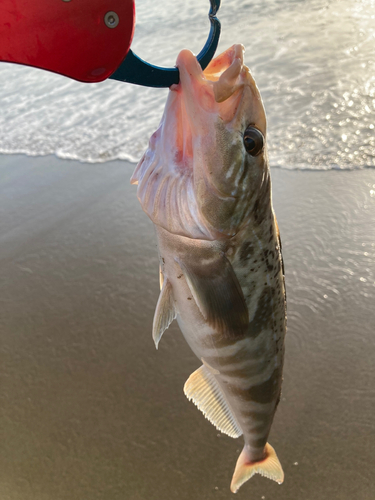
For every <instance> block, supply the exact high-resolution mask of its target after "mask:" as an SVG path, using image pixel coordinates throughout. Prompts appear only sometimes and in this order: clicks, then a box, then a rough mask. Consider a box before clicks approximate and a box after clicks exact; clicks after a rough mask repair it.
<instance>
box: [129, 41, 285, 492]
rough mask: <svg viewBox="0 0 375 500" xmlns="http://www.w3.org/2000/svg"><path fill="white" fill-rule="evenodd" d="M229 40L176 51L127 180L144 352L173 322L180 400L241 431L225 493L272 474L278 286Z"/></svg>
mask: <svg viewBox="0 0 375 500" xmlns="http://www.w3.org/2000/svg"><path fill="white" fill-rule="evenodd" d="M244 51H245V49H244V47H243V46H242V45H240V44H237V45H233V46H232V47H230V48H229V49H227V50H226V51H225V52H223V53H222V54H220V55H219V56H217V57H215V58H214V59H213V60H212V61H211V62H210V64H209V65H208V66H207V68H206V69H205V70H204V71H203V70H202V69H201V67H200V65H199V63H198V61H197V59H196V57H195V56H194V54H193V53H192V52H191V51H189V50H187V49H184V50H182V51H181V52H180V53H179V55H178V58H177V62H176V66H177V68H178V69H179V73H180V82H179V83H178V84H176V85H173V86H172V87H170V90H169V94H168V98H167V102H166V106H165V110H164V113H163V116H162V119H161V122H160V125H159V127H158V128H157V130H156V131H155V132H154V133H153V134H152V136H151V138H150V140H149V144H148V148H147V150H146V152H145V153H144V155H143V157H142V158H141V160H140V162H139V163H138V165H137V166H136V168H135V171H134V174H133V176H132V178H131V183H132V184H136V185H137V186H138V187H137V197H138V199H139V201H140V203H141V205H142V208H143V210H144V212H145V213H146V214H147V215H148V216H149V218H150V219H151V220H152V222H153V223H154V226H155V229H156V236H157V242H158V252H159V260H160V270H159V271H160V289H161V292H160V296H159V299H158V301H157V305H156V310H155V316H154V320H153V331H152V335H153V340H154V342H155V346H156V348H158V344H159V342H160V340H161V337H162V335H163V333H164V332H165V330H166V329H167V328H168V327H169V325H170V324H171V322H172V321H173V320H174V319H176V320H177V322H178V325H179V327H180V329H181V332H182V334H183V336H184V338H185V340H186V342H187V343H188V345H189V346H190V348H191V350H192V351H193V352H194V354H195V355H196V356H197V358H198V359H199V360H200V363H201V366H200V367H199V368H198V369H197V370H196V371H194V372H193V373H192V374H191V375H190V377H189V378H188V380H187V381H186V383H185V386H184V392H185V395H186V396H187V398H188V399H189V400H191V401H192V402H193V403H194V404H195V405H196V406H197V407H198V409H199V410H201V412H202V413H203V414H204V416H205V417H206V418H207V419H208V420H209V421H210V422H211V423H212V424H213V425H214V426H215V427H216V428H217V429H218V430H219V431H221V432H222V433H225V434H227V435H228V436H231V437H233V438H238V437H240V436H241V435H242V436H243V438H244V448H243V450H242V452H241V454H240V456H239V458H238V460H237V463H236V466H235V470H234V474H233V478H232V482H231V486H230V488H231V491H232V492H236V491H237V490H238V489H239V488H240V486H241V485H242V484H243V483H245V482H246V481H247V480H248V479H250V478H251V477H252V476H253V475H254V474H256V473H258V474H261V475H263V476H265V477H267V478H270V479H273V480H275V481H276V482H278V483H280V484H281V483H282V482H283V480H284V472H283V469H282V466H281V464H280V461H279V459H278V457H277V455H276V452H275V450H274V448H273V447H272V446H271V445H270V444H269V443H268V436H269V433H270V429H271V425H272V422H273V419H274V415H275V411H276V408H277V406H278V403H279V401H280V394H281V384H282V370H283V361H284V337H285V333H286V292H285V279H284V265H283V259H282V253H281V241H280V234H279V229H278V225H277V221H276V217H275V214H274V210H273V206H272V195H271V178H270V168H269V162H268V156H267V120H266V114H265V110H264V105H263V101H262V98H261V95H260V92H259V89H258V87H257V85H256V83H255V81H254V78H253V77H252V75H251V73H250V70H249V69H248V67H247V66H246V65H245V63H244Z"/></svg>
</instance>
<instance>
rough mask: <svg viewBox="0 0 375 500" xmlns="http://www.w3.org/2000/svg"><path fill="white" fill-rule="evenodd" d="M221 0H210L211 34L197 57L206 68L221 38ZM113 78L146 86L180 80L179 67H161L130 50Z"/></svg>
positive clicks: (163, 84)
mask: <svg viewBox="0 0 375 500" xmlns="http://www.w3.org/2000/svg"><path fill="white" fill-rule="evenodd" d="M220 2H221V0H210V3H211V8H210V12H209V13H208V17H209V20H210V23H211V29H210V34H209V35H208V39H207V42H206V44H205V46H204V47H203V49H202V50H201V51H200V52H199V54H198V56H197V59H198V61H199V63H200V65H201V66H202V69H205V68H206V67H207V66H208V64H209V62H210V61H211V59H212V58H213V56H214V54H215V51H216V48H217V45H218V43H219V38H220V29H221V26H220V21H219V20H218V19H217V17H216V13H217V11H218V10H219V7H220ZM110 78H112V79H113V80H119V81H120V82H128V83H135V84H136V85H144V86H145V87H170V86H171V85H173V84H174V83H178V82H179V80H180V75H179V71H178V69H177V68H160V67H158V66H153V65H152V64H149V63H147V62H146V61H143V60H142V59H141V58H140V57H138V56H136V55H135V54H134V52H132V51H131V50H129V52H128V54H127V56H126V57H125V59H124V60H123V62H122V63H121V64H120V66H119V67H118V68H117V70H116V71H115V72H114V73H112V75H111V76H110Z"/></svg>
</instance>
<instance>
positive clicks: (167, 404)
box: [0, 156, 375, 500]
mask: <svg viewBox="0 0 375 500" xmlns="http://www.w3.org/2000/svg"><path fill="white" fill-rule="evenodd" d="M132 169H133V166H132V165H130V164H127V163H125V162H114V163H108V164H101V165H88V164H81V163H76V162H70V161H69V162H68V161H58V160H56V159H55V158H53V157H44V158H27V157H22V156H3V157H0V175H1V182H0V214H1V219H0V220H1V232H0V243H1V254H0V256H1V260H0V262H1V274H0V276H1V278H0V283H1V309H2V314H1V317H0V335H1V340H0V342H1V345H0V356H1V375H0V377H1V378H0V382H1V386H0V397H1V417H0V418H1V423H0V429H1V433H2V437H1V442H2V447H1V452H0V459H1V467H0V475H1V479H0V498H2V499H3V498H4V499H7V500H8V499H9V500H25V499H28V500H65V499H66V500H67V499H69V500H75V499H77V500H78V499H79V500H94V499H105V500H116V499H121V500H123V499H126V500H128V499H129V500H144V499H147V500H160V499H161V498H178V499H179V500H180V499H181V500H192V499H197V498H204V499H205V500H206V499H207V500H210V499H215V500H216V499H228V498H229V497H230V495H231V494H230V492H229V490H228V484H229V482H230V478H231V475H232V472H233V471H232V470H231V466H232V464H233V461H234V459H235V458H236V457H237V455H238V453H239V451H240V448H241V446H242V445H241V443H240V440H238V441H235V440H232V439H230V438H228V437H226V436H224V435H220V434H218V433H217V431H215V429H214V428H213V427H212V425H211V424H210V423H209V422H207V421H205V420H204V419H203V418H202V417H201V415H200V414H199V412H198V411H197V410H196V408H194V406H193V405H191V404H190V403H189V402H188V401H187V400H186V398H185V396H184V394H183V392H182V387H183V384H184V382H185V380H186V379H187V377H188V376H189V375H190V373H191V372H192V371H193V370H194V369H196V368H197V367H198V366H199V363H198V361H197V360H196V359H195V357H194V355H193V354H192V353H191V351H190V349H189V348H188V346H187V345H186V344H185V342H184V340H183V338H182V335H181V334H180V332H179V330H178V328H177V326H176V325H174V326H172V327H171V328H170V330H168V332H166V333H165V336H164V337H163V342H162V343H161V344H160V347H159V351H156V350H155V347H154V343H153V341H152V338H151V326H152V318H153V313H154V308H155V304H156V301H157V297H158V258H157V253H156V246H155V238H154V234H153V228H152V225H151V223H150V222H149V220H148V219H147V217H146V216H145V215H144V214H143V213H142V212H141V209H140V207H139V204H138V202H137V200H136V195H135V188H134V187H132V186H130V185H129V183H128V179H129V177H130V175H131V173H132ZM272 176H273V189H274V205H275V211H276V213H277V217H278V222H279V225H280V230H281V234H282V236H283V252H284V257H285V267H286V280H287V295H288V322H289V331H288V334H287V354H286V365H285V377H284V386H283V395H282V401H281V404H280V407H279V410H278V413H277V415H276V419H275V423H274V427H273V430H272V434H271V436H270V442H271V444H272V445H273V446H275V447H277V450H278V454H279V457H280V460H281V461H282V463H283V467H284V470H285V483H284V484H283V485H282V486H278V485H277V484H273V483H271V482H270V481H267V480H265V479H263V478H261V477H254V478H253V479H252V481H251V482H250V483H248V484H247V485H245V486H244V487H243V489H242V490H240V491H239V493H238V494H237V497H236V498H239V499H241V498H243V499H245V498H249V495H250V496H251V498H259V499H260V498H262V497H263V496H264V497H265V498H266V499H267V498H274V499H277V500H290V499H296V498H301V499H307V498H314V500H326V499H327V498H340V500H341V499H342V500H349V499H350V500H352V499H353V498H360V499H364V500H367V499H371V498H372V496H373V479H372V469H373V467H372V450H373V448H374V445H375V439H374V435H375V433H374V427H375V424H374V419H373V408H374V404H375V393H374V389H373V385H374V384H373V381H374V375H375V373H374V371H375V369H374V363H373V359H374V354H375V341H374V336H373V324H374V321H375V312H374V307H373V304H374V298H375V288H374V281H375V278H374V275H375V229H374V228H375V224H374V223H375V220H374V219H375V210H374V208H375V207H374V204H375V198H374V197H373V194H372V193H373V190H374V189H375V188H374V184H375V180H374V175H373V171H371V170H363V171H354V172H335V171H332V172H298V171H294V172H288V171H282V170H278V169H273V170H272Z"/></svg>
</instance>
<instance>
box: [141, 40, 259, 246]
mask: <svg viewBox="0 0 375 500" xmlns="http://www.w3.org/2000/svg"><path fill="white" fill-rule="evenodd" d="M176 66H177V67H178V69H179V72H180V82H179V84H177V85H173V86H172V87H171V89H170V92H169V97H168V100H167V104H166V107H165V111H164V115H163V118H162V121H161V124H160V126H159V128H158V130H157V131H156V132H155V133H154V134H153V136H152V137H151V139H150V143H149V148H148V150H147V151H146V153H145V155H144V157H143V158H142V160H141V162H140V164H139V165H138V167H137V169H136V171H135V173H134V176H133V179H132V182H134V183H137V182H138V198H139V199H140V201H141V204H142V206H143V209H144V210H145V211H146V213H148V215H149V216H150V217H151V219H152V220H153V221H154V222H155V223H156V224H159V225H161V226H162V227H164V228H165V229H167V230H169V231H171V232H174V233H177V234H182V235H185V236H189V237H193V238H203V239H218V238H219V239H220V238H227V237H228V236H229V237H231V236H233V235H234V234H236V232H237V231H238V230H239V228H240V227H241V225H242V224H243V223H244V222H245V221H246V220H247V219H248V218H249V216H250V214H251V207H252V206H253V205H254V203H255V201H256V198H257V197H258V195H259V192H260V191H262V186H263V184H264V182H265V179H267V178H268V161H267V151H266V127H267V122H266V115H265V111H264V106H263V103H262V99H261V96H260V93H259V90H258V88H257V85H256V83H255V81H254V79H253V77H252V75H251V73H250V71H249V69H248V68H247V66H246V65H245V64H244V47H243V46H242V45H233V46H232V47H230V48H229V49H228V50H226V51H225V52H223V53H222V54H220V55H219V56H218V57H216V58H215V59H213V60H212V61H211V62H210V64H209V65H208V67H207V68H206V69H205V71H203V70H202V68H201V66H200V64H199V63H198V61H197V59H196V57H195V56H194V54H193V53H192V52H190V51H189V50H183V51H181V52H180V54H179V56H178V58H177V63H176ZM173 219H175V220H173ZM178 225H179V227H177V226H178ZM193 226H195V230H192V227H193Z"/></svg>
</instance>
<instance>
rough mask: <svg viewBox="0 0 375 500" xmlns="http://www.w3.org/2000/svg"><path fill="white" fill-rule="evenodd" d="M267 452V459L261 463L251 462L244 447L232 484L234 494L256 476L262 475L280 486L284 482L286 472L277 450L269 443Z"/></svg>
mask: <svg viewBox="0 0 375 500" xmlns="http://www.w3.org/2000/svg"><path fill="white" fill-rule="evenodd" d="M265 451H266V458H265V459H263V460H261V461H260V462H249V459H248V456H247V452H246V447H244V449H243V450H242V452H241V455H240V456H239V457H238V460H237V464H236V468H235V471H234V474H233V478H232V483H231V485H230V489H231V491H232V493H236V492H237V491H238V490H239V488H240V487H241V486H242V485H243V484H244V483H245V482H246V481H247V480H248V479H250V478H251V477H252V476H253V475H254V474H261V475H262V476H265V477H268V478H269V479H273V480H274V481H276V482H277V483H279V484H281V483H282V482H283V481H284V472H283V469H282V467H281V464H280V462H279V459H278V458H277V455H276V452H275V450H274V449H273V448H272V446H271V445H270V444H268V443H267V444H266V450H265Z"/></svg>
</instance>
